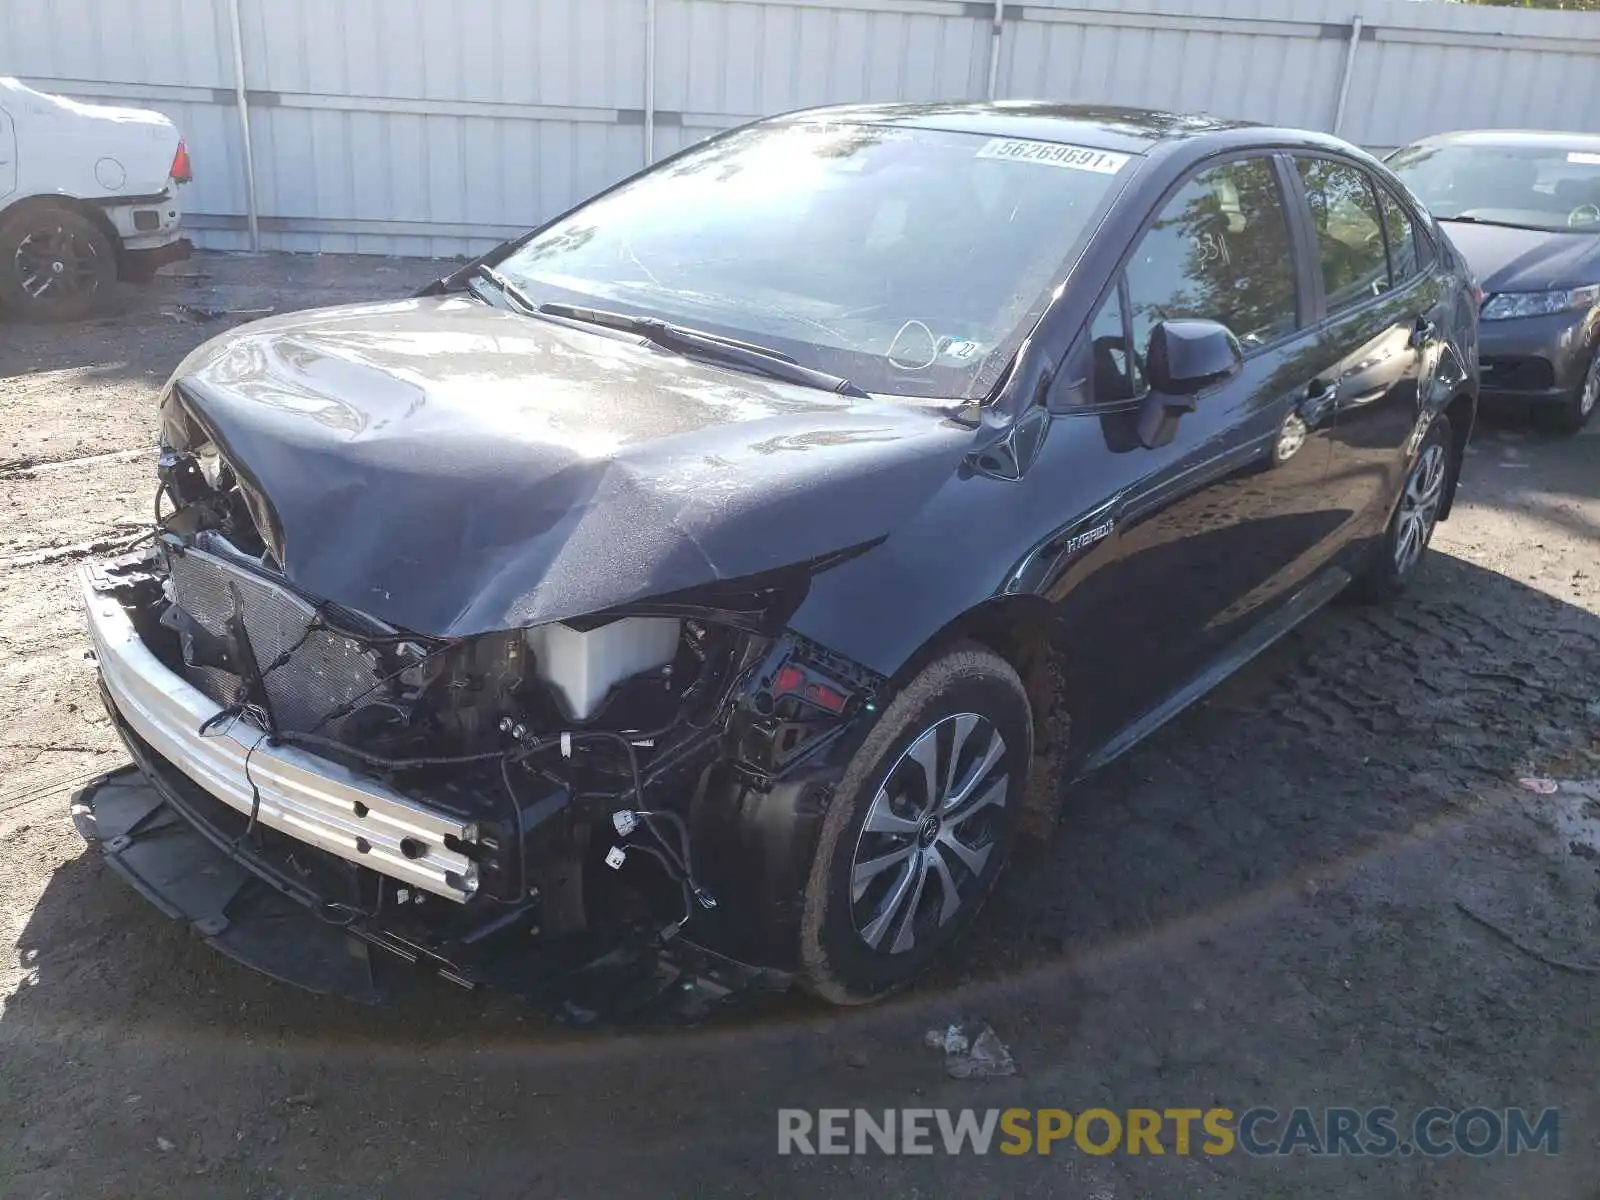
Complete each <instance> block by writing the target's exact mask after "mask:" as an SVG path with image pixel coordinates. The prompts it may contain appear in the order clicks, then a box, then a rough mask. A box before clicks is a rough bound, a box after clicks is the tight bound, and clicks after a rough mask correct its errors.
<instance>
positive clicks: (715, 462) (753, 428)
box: [162, 298, 977, 637]
mask: <svg viewBox="0 0 1600 1200" xmlns="http://www.w3.org/2000/svg"><path fill="white" fill-rule="evenodd" d="M173 384H174V385H175V389H176V390H174V389H173V388H169V390H168V393H167V395H166V396H165V397H164V398H163V413H162V416H163V429H164V435H165V436H166V438H167V439H168V441H169V443H172V444H174V445H175V446H176V448H178V449H183V448H186V447H185V445H184V444H183V443H184V442H186V441H188V440H192V435H190V434H186V433H185V432H184V429H185V426H186V422H185V421H183V420H182V413H183V411H184V410H186V411H187V412H188V414H189V415H190V416H192V417H193V418H194V421H195V423H196V424H198V425H199V426H200V427H201V428H202V429H203V430H204V431H205V432H206V433H207V434H208V435H209V436H210V438H211V439H212V440H214V441H215V442H216V443H217V445H218V446H219V448H220V449H221V450H222V453H223V455H224V457H225V458H226V459H227V461H228V462H230V463H231V464H232V466H233V467H234V469H235V471H236V472H237V473H238V475H239V477H240V478H241V480H242V481H244V483H245V485H246V486H247V488H248V489H249V490H250V491H253V492H254V493H255V495H256V497H257V498H258V499H259V500H261V501H264V503H265V506H266V507H267V508H268V509H270V520H269V522H268V523H269V524H270V525H272V526H273V529H272V531H271V532H270V533H269V537H270V539H271V540H272V541H273V542H275V543H277V545H276V549H277V551H278V554H279V557H280V559H281V561H282V563H283V566H284V571H285V574H286V575H287V577H288V578H289V580H290V581H291V582H292V583H294V584H296V585H297V586H298V587H300V588H303V589H304V590H305V591H306V592H308V593H310V594H312V595H314V596H317V597H320V598H322V599H327V600H332V601H334V602H336V603H338V604H341V605H343V606H345V607H347V608H350V609H354V610H356V611H359V612H364V613H368V614H370V615H372V616H375V617H378V618H380V619H382V620H385V621H388V622H389V623H391V624H393V625H396V626H399V627H401V628H403V629H406V630H409V631H412V632H415V633H421V634H429V635H433V636H439V637H448V636H467V635H471V634H476V633H483V632H487V631H490V630H495V629H506V628H512V627H516V626H522V625H531V624H537V623H540V622H544V621H552V620H559V619H562V618H566V617H574V616H581V615H584V614H587V613H593V612H596V611H599V610H601V609H605V608H610V607H612V606H614V605H618V604H625V603H629V602H632V601H635V600H641V599H645V598H649V597H652V596H658V595H663V594H666V593H671V592H676V591H679V590H682V589H685V588H691V587H696V586H699V585H702V584H706V583H710V582H713V581H716V580H723V579H737V578H742V577H744V576H748V575H753V574H757V573H760V572H762V571H767V570H771V569H775V568H779V567H784V566H789V565H792V564H795V563H799V562H804V561H808V560H811V559H814V558H817V557H820V556H822V555H826V554H831V553H833V552H836V551H839V550H843V549H847V548H849V547H852V546H856V545H859V544H861V543H864V542H868V541H871V540H873V539H876V538H879V537H882V536H884V535H886V534H889V533H890V532H891V531H892V530H893V529H894V528H895V526H896V525H897V524H899V523H901V522H902V521H904V520H905V519H906V518H907V517H909V516H910V515H911V514H912V513H914V512H915V511H916V510H917V509H918V508H919V507H920V506H921V505H922V504H923V503H924V502H925V501H926V499H927V498H928V497H929V496H931V495H932V493H933V492H934V491H935V490H936V489H937V488H938V487H939V486H940V485H941V484H942V483H944V482H945V481H946V480H948V479H949V478H950V476H951V474H952V472H953V471H954V470H955V469H956V468H957V466H958V464H959V462H960V460H961V457H962V455H963V453H964V452H965V451H967V450H968V449H970V448H971V446H972V445H973V442H974V439H975V437H976V436H977V434H976V432H975V431H974V430H973V429H972V428H970V427H968V426H965V425H962V424H958V423H956V422H954V421H951V420H948V419H947V418H946V417H945V416H944V415H943V413H942V412H941V411H940V410H939V409H938V408H935V407H929V406H927V405H922V404H912V403H903V402H898V401H877V400H865V399H859V398H851V397H845V396H838V395H834V394H831V393H828V392H823V391H819V390H816V389H811V388H802V387H796V386H792V385H789V384H785V383H781V382H778V381H772V380H767V379H763V378H760V377H758V376H751V375H745V374H741V373H736V372H733V371H729V370H724V369H722V368H720V367H717V366H713V365H709V364H702V363H697V362H691V361H687V360H684V359H681V358H678V357H675V356H672V355H668V354H664V353H661V352H659V351H657V350H655V349H654V348H652V347H649V346H643V345H640V344H639V343H638V342H637V341H636V340H635V339H631V338H629V339H617V338H614V337H611V336H608V335H605V334H601V333H589V332H588V331H586V330H581V329H569V328H566V327H564V326H561V325H557V324H554V323H551V322H548V321H542V320H539V319H535V318H529V317H524V316H521V315H519V314H516V313H510V312H505V311H502V310H499V309H494V308H490V307H487V306H485V305H483V304H480V303H478V302H476V301H474V300H470V299H465V298H442V299H440V298H428V299H412V300H405V301H399V302H395V303H389V304H375V305H362V306H359V307H350V308H338V309H325V310H321V311H318V312H313V313H301V314H294V315H291V316H286V317H280V318H274V319H269V320H266V321H259V322H256V323H254V324H251V325H248V326H245V327H243V328H241V329H238V330H236V331H233V332H231V333H229V334H225V335H224V336H222V337H220V338H217V339H215V340H213V341H211V342H209V343H207V344H206V345H204V346H202V347H200V348H199V349H198V350H196V351H195V352H194V353H193V354H191V355H190V356H189V357H188V358H187V359H185V360H184V362H183V363H182V364H180V366H179V367H178V370H177V372H175V374H174V376H173ZM180 395H181V402H180Z"/></svg>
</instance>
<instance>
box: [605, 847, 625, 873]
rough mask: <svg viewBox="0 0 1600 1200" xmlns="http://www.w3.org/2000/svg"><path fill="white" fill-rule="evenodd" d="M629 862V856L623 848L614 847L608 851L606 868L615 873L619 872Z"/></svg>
mask: <svg viewBox="0 0 1600 1200" xmlns="http://www.w3.org/2000/svg"><path fill="white" fill-rule="evenodd" d="M627 861H628V854H627V851H625V850H624V849H623V848H622V847H621V846H613V847H611V849H609V850H607V851H606V866H608V867H610V868H611V869H612V870H613V871H615V870H618V869H619V868H620V867H621V866H622V864H623V863H625V862H627Z"/></svg>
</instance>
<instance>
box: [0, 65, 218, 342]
mask: <svg viewBox="0 0 1600 1200" xmlns="http://www.w3.org/2000/svg"><path fill="white" fill-rule="evenodd" d="M189 179H190V168H189V151H188V149H187V147H185V145H184V142H183V138H182V137H181V136H180V135H179V133H178V130H177V127H176V126H174V125H173V123H172V122H171V121H169V120H168V119H167V118H166V117H164V116H162V115H161V114H160V113H157V112H151V111H149V110H148V109H142V108H113V107H111V106H109V105H102V104H80V103H79V102H78V101H76V100H68V99H66V98H65V97H62V96H51V95H47V94H45V93H43V92H36V91H34V90H33V89H32V88H29V87H25V86H24V85H22V84H21V83H19V82H18V81H17V80H15V79H9V78H0V308H3V309H5V310H7V311H8V312H10V313H12V314H15V315H19V316H32V317H46V318H56V319H71V318H74V317H81V316H84V315H86V314H87V313H89V312H91V311H93V310H94V309H95V308H96V307H97V305H98V304H99V303H100V302H101V301H102V300H103V299H104V298H105V296H106V295H107V294H108V293H109V292H110V290H111V287H112V284H113V282H114V281H115V280H117V279H126V280H129V281H131V282H135V283H143V282H146V281H148V280H149V279H150V277H151V276H152V275H153V274H154V273H155V271H156V268H158V267H160V266H162V265H163V264H165V263H169V262H177V261H179V260H180V259H184V258H187V257H189V251H190V246H189V242H188V241H187V240H186V239H185V238H183V237H182V236H181V234H180V232H179V225H180V223H181V221H182V217H183V209H182V207H181V206H180V204H179V202H178V185H179V184H183V183H187V182H189Z"/></svg>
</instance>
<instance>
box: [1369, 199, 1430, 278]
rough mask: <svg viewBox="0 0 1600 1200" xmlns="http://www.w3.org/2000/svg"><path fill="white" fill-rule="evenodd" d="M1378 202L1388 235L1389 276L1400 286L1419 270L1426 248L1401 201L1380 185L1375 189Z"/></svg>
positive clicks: (1425, 255) (1423, 261)
mask: <svg viewBox="0 0 1600 1200" xmlns="http://www.w3.org/2000/svg"><path fill="white" fill-rule="evenodd" d="M1378 202H1379V204H1380V205H1381V206H1382V209H1383V228H1384V232H1385V234H1386V235H1387V236H1388V239H1389V278H1390V282H1392V283H1393V285H1394V286H1395V287H1399V286H1400V285H1401V284H1403V283H1405V282H1406V281H1407V280H1408V279H1410V278H1411V277H1412V276H1414V275H1416V274H1417V272H1419V271H1420V270H1422V268H1423V266H1424V264H1425V263H1426V261H1427V251H1426V248H1425V246H1424V245H1423V243H1422V241H1421V239H1420V238H1419V236H1418V234H1417V226H1416V223H1415V222H1414V221H1413V220H1412V219H1411V214H1410V213H1408V212H1406V210H1405V209H1404V208H1402V207H1401V206H1400V202H1399V201H1398V200H1396V199H1395V198H1394V197H1393V196H1391V195H1390V194H1389V193H1388V192H1387V191H1386V190H1385V189H1383V188H1379V189H1378Z"/></svg>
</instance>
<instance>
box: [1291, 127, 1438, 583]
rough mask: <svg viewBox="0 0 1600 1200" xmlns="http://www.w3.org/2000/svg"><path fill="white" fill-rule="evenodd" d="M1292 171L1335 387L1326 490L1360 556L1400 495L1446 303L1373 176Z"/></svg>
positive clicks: (1356, 171)
mask: <svg viewBox="0 0 1600 1200" xmlns="http://www.w3.org/2000/svg"><path fill="white" fill-rule="evenodd" d="M1295 168H1296V171H1295V176H1296V179H1297V181H1298V182H1299V184H1300V186H1301V187H1302V188H1303V189H1304V191H1305V195H1306V200H1307V204H1308V209H1307V211H1308V212H1309V214H1310V222H1311V228H1310V233H1311V237H1312V239H1313V241H1314V242H1315V244H1316V247H1317V254H1316V270H1317V274H1318V276H1319V280H1318V291H1317V297H1316V299H1317V301H1318V307H1319V308H1320V310H1321V312H1322V314H1323V315H1322V318H1321V320H1320V322H1319V324H1320V328H1321V332H1322V338H1323V342H1324V351H1323V354H1324V362H1325V366H1324V372H1325V374H1326V376H1327V377H1328V378H1329V379H1330V380H1331V381H1332V384H1333V395H1334V404H1333V431H1332V459H1331V462H1330V474H1329V482H1330V485H1331V488H1332V491H1333V493H1334V494H1335V496H1336V499H1337V504H1338V507H1339V509H1340V511H1341V512H1342V513H1343V515H1344V528H1343V530H1342V532H1341V538H1342V539H1343V540H1346V541H1347V542H1348V544H1349V549H1350V551H1351V552H1352V553H1354V552H1356V551H1359V550H1360V549H1361V548H1363V547H1364V546H1365V545H1367V544H1368V543H1369V539H1371V538H1372V537H1375V536H1377V535H1378V534H1380V533H1381V532H1382V531H1383V529H1384V527H1385V526H1386V525H1387V523H1388V520H1389V511H1390V508H1391V507H1392V505H1393V503H1394V501H1395V499H1396V498H1397V497H1398V496H1399V494H1400V485H1401V480H1402V479H1403V478H1404V475H1405V467H1406V452H1407V442H1408V440H1409V438H1410V436H1411V432H1412V430H1413V429H1414V428H1415V426H1416V421H1417V414H1418V411H1419V409H1418V384H1419V380H1420V379H1421V377H1422V371H1423V369H1424V367H1431V364H1432V361H1433V359H1434V357H1436V355H1437V353H1438V347H1439V341H1438V335H1437V334H1436V332H1435V331H1436V329H1437V328H1438V327H1439V323H1440V321H1441V320H1442V315H1443V314H1442V312H1441V311H1440V306H1441V305H1442V304H1443V303H1444V301H1445V295H1444V292H1443V289H1442V288H1441V286H1440V284H1439V282H1438V280H1437V278H1436V274H1435V272H1434V271H1433V270H1432V269H1431V264H1432V261H1433V253H1432V247H1431V245H1430V244H1429V243H1428V241H1427V238H1426V235H1424V234H1421V233H1420V232H1419V230H1418V229H1417V227H1416V224H1415V222H1414V221H1413V219H1412V218H1411V216H1410V214H1409V213H1408V212H1407V210H1406V208H1405V206H1404V205H1403V204H1401V203H1400V201H1399V200H1398V199H1397V198H1395V197H1394V196H1393V195H1392V194H1390V193H1389V191H1388V190H1387V188H1385V187H1383V186H1382V185H1381V184H1380V183H1379V182H1378V181H1377V179H1376V178H1375V177H1374V176H1373V175H1372V174H1371V173H1370V172H1368V171H1367V170H1365V169H1364V168H1363V167H1361V166H1360V165H1359V164H1357V163H1354V162H1352V161H1349V160H1347V159H1341V158H1336V157H1331V156H1320V155H1318V156H1296V158H1295Z"/></svg>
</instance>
